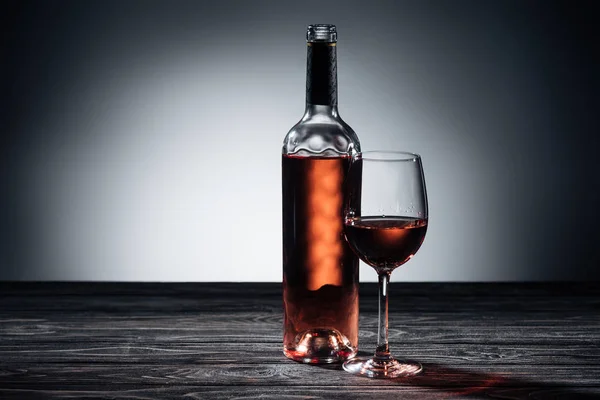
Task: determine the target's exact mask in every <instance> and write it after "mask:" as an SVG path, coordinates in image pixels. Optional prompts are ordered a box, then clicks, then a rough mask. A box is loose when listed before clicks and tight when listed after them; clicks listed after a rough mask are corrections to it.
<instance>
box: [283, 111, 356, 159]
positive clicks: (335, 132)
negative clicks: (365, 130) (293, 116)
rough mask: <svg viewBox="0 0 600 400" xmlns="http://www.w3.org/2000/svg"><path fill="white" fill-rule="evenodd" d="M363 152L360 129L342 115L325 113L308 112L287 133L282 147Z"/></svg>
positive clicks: (308, 152) (286, 150)
mask: <svg viewBox="0 0 600 400" xmlns="http://www.w3.org/2000/svg"><path fill="white" fill-rule="evenodd" d="M359 152H360V142H359V140H358V136H357V135H356V132H354V130H353V129H352V128H351V127H350V126H349V125H348V124H347V123H346V122H344V121H343V120H342V119H341V118H340V116H339V115H337V114H335V115H332V114H325V113H316V114H311V113H306V114H305V115H304V116H303V117H302V119H301V120H300V121H299V122H298V123H297V124H296V125H294V126H293V127H292V129H290V131H289V132H288V133H287V135H286V136H285V139H284V140H283V149H282V153H283V154H298V155H316V154H318V155H322V156H335V155H340V154H348V155H354V154H356V153H359ZM304 153H306V154H304Z"/></svg>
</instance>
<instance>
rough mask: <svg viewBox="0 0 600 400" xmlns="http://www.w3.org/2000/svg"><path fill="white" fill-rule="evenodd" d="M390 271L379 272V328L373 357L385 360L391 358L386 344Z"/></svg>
mask: <svg viewBox="0 0 600 400" xmlns="http://www.w3.org/2000/svg"><path fill="white" fill-rule="evenodd" d="M389 283H390V273H389V272H381V273H379V329H378V330H377V350H375V358H376V359H377V360H380V361H386V360H389V359H390V358H391V356H390V347H389V345H388V287H389V285H388V284H389Z"/></svg>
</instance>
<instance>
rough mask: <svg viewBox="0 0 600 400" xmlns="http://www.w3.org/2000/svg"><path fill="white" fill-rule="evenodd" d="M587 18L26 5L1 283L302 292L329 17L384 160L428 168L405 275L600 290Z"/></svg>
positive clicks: (236, 5) (10, 106)
mask: <svg viewBox="0 0 600 400" xmlns="http://www.w3.org/2000/svg"><path fill="white" fill-rule="evenodd" d="M572 4H575V6H569V5H568V4H567V3H566V2H565V3H557V2H534V1H497V2H492V1H468V2H467V1H445V0H439V1H414V2H402V1H390V2H381V1H379V2H377V1H375V2H367V1H361V2H349V1H344V2H323V1H303V2H281V1H270V2H266V1H220V2H201V1H198V2H187V1H170V2H168V1H131V0H128V1H112V0H111V1H90V2H87V1H77V2H70V1H52V2H49V1H44V2H26V1H14V2H8V3H5V5H6V6H5V7H4V9H3V20H4V21H3V24H2V29H3V34H2V39H0V40H2V42H1V45H2V60H3V61H2V63H1V64H2V65H1V67H0V68H2V69H1V74H2V75H1V77H2V80H1V83H2V95H1V96H2V104H1V105H2V142H1V145H2V146H1V148H2V150H1V156H2V158H1V163H2V164H1V166H2V169H1V172H0V174H1V175H0V179H1V182H0V183H1V187H0V189H1V190H2V192H1V193H2V200H1V201H2V203H1V204H0V206H1V214H0V216H1V218H2V220H1V221H0V222H1V227H0V238H1V239H2V240H1V244H0V263H1V264H0V279H51V280H150V281H280V280H281V182H280V150H281V144H282V140H283V137H284V136H285V134H286V132H287V130H288V129H289V128H290V127H291V126H292V125H293V124H294V123H295V122H296V121H297V120H298V119H299V118H300V116H301V114H302V111H303V108H304V87H305V81H304V80H305V57H306V50H305V42H304V38H305V29H306V25H307V24H309V23H334V24H337V26H338V32H339V43H338V63H339V68H338V71H339V102H340V112H341V115H342V117H343V118H344V119H345V120H346V121H347V122H348V123H349V124H350V125H351V126H352V127H353V128H355V130H356V132H357V133H358V135H359V137H360V139H361V142H362V145H363V149H364V150H366V149H374V148H381V147H394V148H399V149H405V150H411V151H414V152H419V153H421V154H422V156H423V159H424V165H425V174H426V179H427V185H428V190H429V201H430V225H429V231H428V234H427V238H426V240H425V243H424V245H423V247H422V249H421V250H420V252H419V253H418V254H417V255H416V257H415V258H414V259H413V260H412V261H411V262H410V263H408V264H407V265H406V266H404V267H403V268H402V269H401V270H399V271H397V272H396V273H395V274H394V279H395V280H397V281H400V280H406V281H487V280H505V281H506V280H507V281H512V280H549V279H552V280H553V279H598V278H600V270H599V268H598V266H599V262H600V246H599V245H598V244H597V242H598V239H600V234H599V233H598V225H599V223H600V216H599V213H598V211H597V210H598V204H599V200H600V199H599V183H600V182H599V178H598V169H599V168H598V166H599V162H598V161H597V158H596V151H597V149H598V144H599V139H598V133H599V132H600V129H598V128H599V123H598V112H599V107H598V105H599V104H598V103H599V102H598V89H599V80H598V71H599V69H600V68H599V67H600V64H599V63H598V44H597V43H598V29H597V28H596V27H595V26H594V24H593V21H592V15H595V14H593V13H592V11H591V4H592V2H583V1H579V2H574V3H572ZM374 279H375V274H374V272H373V271H371V270H369V268H368V267H365V266H363V267H362V270H361V280H363V281H372V280H374Z"/></svg>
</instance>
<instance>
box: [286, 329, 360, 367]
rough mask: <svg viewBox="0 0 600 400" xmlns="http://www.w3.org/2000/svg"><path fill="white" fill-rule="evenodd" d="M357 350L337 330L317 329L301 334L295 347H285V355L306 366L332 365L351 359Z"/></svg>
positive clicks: (296, 340)
mask: <svg viewBox="0 0 600 400" xmlns="http://www.w3.org/2000/svg"><path fill="white" fill-rule="evenodd" d="M356 352H357V349H356V348H355V347H352V345H351V344H350V341H349V340H348V338H346V337H345V336H344V335H342V334H341V333H340V332H339V331H338V330H336V329H330V328H317V329H311V330H308V331H305V332H301V333H299V334H298V335H297V336H296V339H295V340H294V346H292V347H284V349H283V354H284V355H285V356H286V357H287V358H290V359H292V360H294V361H298V362H302V363H305V364H332V363H339V362H343V361H346V360H349V359H351V358H352V357H354V356H355V355H356Z"/></svg>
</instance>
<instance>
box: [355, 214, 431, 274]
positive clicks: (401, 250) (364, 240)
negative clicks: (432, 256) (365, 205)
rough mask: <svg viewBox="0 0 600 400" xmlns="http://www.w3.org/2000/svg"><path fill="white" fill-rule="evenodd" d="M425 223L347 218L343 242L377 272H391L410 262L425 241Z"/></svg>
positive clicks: (388, 218) (394, 218)
mask: <svg viewBox="0 0 600 400" xmlns="http://www.w3.org/2000/svg"><path fill="white" fill-rule="evenodd" d="M425 233H427V220H426V219H422V218H413V217H401V216H364V217H354V218H348V219H346V227H345V234H346V240H348V243H349V244H350V246H352V248H353V249H354V251H355V252H356V254H357V255H358V256H359V257H360V258H361V259H362V260H364V261H365V262H366V263H367V264H369V265H370V266H372V267H373V268H375V270H376V271H377V272H384V271H390V272H391V271H392V270H393V269H394V268H397V267H399V266H400V265H402V264H404V263H405V262H407V261H408V260H410V259H411V258H412V257H413V256H414V255H415V253H416V252H417V250H419V247H421V244H422V243H423V240H424V239H425Z"/></svg>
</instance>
